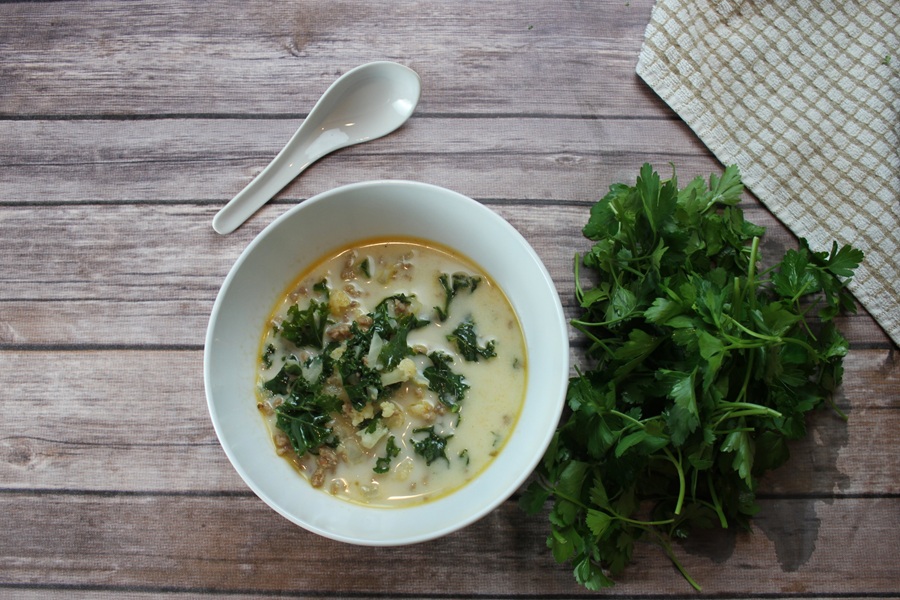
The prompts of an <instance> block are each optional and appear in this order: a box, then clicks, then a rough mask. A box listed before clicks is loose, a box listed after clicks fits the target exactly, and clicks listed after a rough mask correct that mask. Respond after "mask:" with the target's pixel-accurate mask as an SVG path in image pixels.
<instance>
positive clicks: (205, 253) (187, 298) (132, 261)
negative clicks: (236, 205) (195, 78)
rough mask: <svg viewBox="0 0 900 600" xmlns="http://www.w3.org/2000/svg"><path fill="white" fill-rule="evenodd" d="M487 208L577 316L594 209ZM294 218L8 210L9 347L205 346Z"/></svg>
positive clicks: (4, 329) (174, 210) (777, 243)
mask: <svg viewBox="0 0 900 600" xmlns="http://www.w3.org/2000/svg"><path fill="white" fill-rule="evenodd" d="M484 202H485V204H486V205H487V206H489V207H490V208H491V209H493V210H495V211H496V212H497V213H498V214H500V215H501V216H503V217H504V218H506V219H507V220H509V221H510V223H512V224H513V225H514V226H515V227H516V228H517V229H518V230H519V231H520V232H521V233H522V234H523V236H525V238H526V239H528V240H529V242H530V243H531V244H532V245H533V246H534V247H535V250H536V251H537V253H538V254H539V255H540V256H541V258H542V260H543V261H544V263H545V264H546V265H547V268H548V270H549V271H550V273H551V276H552V277H553V278H554V281H555V283H556V285H557V287H558V289H559V293H560V296H561V299H562V301H563V303H564V307H565V309H566V312H567V314H568V315H569V316H570V317H571V316H575V315H576V314H577V307H576V306H575V303H574V273H573V268H572V261H573V256H574V254H575V253H576V252H584V251H586V250H587V249H589V247H590V243H589V242H588V240H586V239H584V238H583V237H582V236H581V233H580V230H581V227H582V226H583V225H584V223H585V222H586V220H587V218H588V214H589V209H590V206H589V203H588V202H585V203H581V204H564V205H552V204H550V203H546V202H535V203H531V202H529V201H521V202H519V201H506V200H493V199H486V200H484ZM288 207H289V205H288V204H287V203H284V202H281V203H275V204H271V205H269V206H267V207H264V208H263V209H262V210H261V211H260V213H258V214H257V215H256V216H255V217H254V218H253V219H252V220H251V221H250V222H249V223H248V224H246V225H245V226H244V227H242V228H241V229H239V230H238V231H237V232H235V233H234V234H232V235H229V236H219V235H218V234H216V233H215V232H213V230H212V228H211V226H210V219H211V218H212V215H213V214H214V213H215V211H216V210H217V207H216V206H210V205H195V204H155V205H133V204H111V205H104V204H100V205H68V204H66V205H50V206H28V205H24V206H19V205H15V206H0V225H2V226H0V253H2V255H3V256H4V260H3V261H2V262H0V346H4V345H5V346H7V347H9V346H32V345H50V346H60V345H62V346H72V345H79V344H81V345H95V346H96V345H101V344H112V345H119V346H135V345H164V346H171V345H176V346H177V345H185V344H193V345H197V344H202V342H203V337H204V335H205V329H206V325H207V322H208V318H209V313H210V310H211V308H212V303H213V301H214V299H215V295H216V293H217V291H218V288H219V286H220V285H221V283H222V281H223V280H224V278H225V275H226V274H227V273H228V270H229V269H230V268H231V265H232V264H233V262H234V260H235V259H236V258H237V257H238V255H239V254H240V252H241V251H242V250H243V248H244V246H245V245H246V244H247V243H249V241H250V240H251V239H252V237H253V236H254V235H255V234H256V233H258V231H259V230H260V229H261V227H263V226H264V225H265V224H267V223H268V222H270V221H271V220H272V219H274V218H275V217H276V216H277V215H279V214H281V213H283V212H284V211H285V210H287V208H288ZM548 214H552V215H553V218H552V219H550V218H547V216H548ZM746 214H747V218H748V219H750V220H752V221H754V222H756V223H759V224H761V225H765V226H766V227H767V228H768V231H769V232H768V233H767V235H766V238H765V240H766V241H765V243H764V246H763V251H764V254H765V256H770V257H780V256H781V255H782V254H783V253H784V251H785V250H786V249H787V248H791V247H795V245H796V242H795V240H794V238H793V236H791V234H789V233H788V232H787V230H786V229H784V227H783V226H782V225H781V224H779V223H778V222H777V221H776V220H775V219H774V218H773V217H772V216H771V214H770V213H769V212H767V211H765V210H764V209H762V208H761V207H760V206H759V204H758V203H757V202H756V201H755V200H754V199H753V198H752V197H748V201H747V208H746ZM840 324H841V328H842V331H844V333H845V335H846V336H847V337H848V339H849V340H850V341H851V343H853V344H856V345H861V346H862V347H873V346H879V347H887V346H888V345H890V342H889V341H888V338H887V337H886V336H885V335H884V333H883V331H882V330H881V329H880V328H879V327H878V326H877V325H876V324H875V323H874V322H873V321H872V319H871V317H869V316H868V315H867V314H866V313H865V311H860V312H859V313H858V314H857V315H848V316H846V317H844V318H842V319H841V322H840ZM572 336H573V341H575V334H574V332H573V333H572Z"/></svg>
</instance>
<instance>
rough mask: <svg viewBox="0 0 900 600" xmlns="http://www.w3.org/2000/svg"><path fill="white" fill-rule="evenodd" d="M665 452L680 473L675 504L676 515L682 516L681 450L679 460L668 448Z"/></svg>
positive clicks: (682, 478)
mask: <svg viewBox="0 0 900 600" xmlns="http://www.w3.org/2000/svg"><path fill="white" fill-rule="evenodd" d="M663 452H665V453H666V456H668V457H669V460H670V461H672V464H673V465H675V470H676V471H677V472H678V500H677V501H676V502H675V514H676V515H680V514H681V507H682V506H683V505H684V488H685V484H684V469H682V468H681V449H680V448H678V458H677V459H676V458H675V457H674V456H673V455H672V452H671V451H669V449H668V448H663Z"/></svg>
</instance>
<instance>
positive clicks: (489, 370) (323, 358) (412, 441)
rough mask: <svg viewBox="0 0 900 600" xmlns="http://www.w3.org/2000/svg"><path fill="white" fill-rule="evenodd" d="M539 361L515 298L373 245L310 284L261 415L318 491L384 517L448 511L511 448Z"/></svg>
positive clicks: (293, 291) (435, 263)
mask: <svg viewBox="0 0 900 600" xmlns="http://www.w3.org/2000/svg"><path fill="white" fill-rule="evenodd" d="M526 368H527V355H526V350H525V342H524V337H523V335H522V330H521V326H520V324H519V321H518V318H517V316H516V314H515V312H514V311H513V309H512V306H511V305H510V303H509V301H508V299H507V298H506V296H505V295H504V293H503V291H502V290H501V289H500V288H499V287H498V286H497V285H496V284H495V283H494V282H493V281H492V280H491V279H490V278H488V277H487V276H486V275H485V274H484V273H483V272H482V271H481V270H480V269H479V268H478V267H477V266H476V265H474V264H472V263H471V262H470V261H468V260H467V259H464V258H463V257H460V256H458V255H456V254H454V253H452V252H451V251H449V250H447V249H444V248H441V247H436V246H434V245H432V244H425V243H421V242H419V241H416V240H399V241H397V240H391V241H373V242H370V243H364V244H360V245H357V246H354V247H352V248H348V249H345V250H343V251H341V252H338V253H336V254H335V255H334V256H331V257H329V258H326V259H325V260H323V261H322V262H320V263H319V264H317V265H316V266H314V267H313V268H312V269H310V270H309V271H308V272H306V273H304V274H303V275H301V277H300V278H299V279H298V280H297V282H296V283H295V284H294V285H293V286H292V287H291V288H290V290H289V291H288V292H287V293H286V294H285V296H284V298H283V300H282V301H281V302H280V304H279V305H278V306H276V308H275V309H274V311H273V313H272V316H271V318H270V321H269V323H267V325H266V328H265V332H264V334H263V338H262V345H261V351H260V361H259V369H258V382H257V390H258V392H257V396H258V397H257V405H258V407H259V410H260V412H261V414H262V415H263V416H264V418H265V420H266V423H267V425H268V427H269V430H270V432H271V434H272V438H273V440H274V443H275V451H276V452H277V453H278V454H280V455H282V456H283V457H285V458H286V459H287V460H289V461H291V462H292V463H293V464H294V466H295V467H296V468H297V470H298V471H299V472H300V473H302V474H303V476H304V477H306V478H307V479H308V480H309V482H310V484H311V485H312V486H314V487H316V488H319V489H321V490H323V491H324V492H327V493H330V494H333V495H335V496H337V497H339V498H342V499H345V500H348V501H351V502H356V503H360V504H366V505H371V506H385V507H393V506H406V505H410V504H416V503H421V502H425V501H428V500H431V499H435V498H439V497H442V496H444V495H446V494H448V493H451V492H453V491H454V490H456V489H458V488H460V487H461V486H463V485H465V484H466V483H467V482H469V481H471V480H472V479H473V478H475V477H477V476H478V475H479V474H480V473H481V472H483V471H484V469H485V468H486V467H487V466H488V464H490V462H491V461H492V460H493V459H494V458H495V457H496V456H497V455H498V454H499V452H500V451H501V450H502V448H503V446H504V444H505V443H506V441H507V439H508V438H509V436H510V434H511V432H512V430H513V428H514V427H515V424H516V421H517V420H518V418H519V414H520V412H521V409H522V404H523V402H524V397H525V382H526Z"/></svg>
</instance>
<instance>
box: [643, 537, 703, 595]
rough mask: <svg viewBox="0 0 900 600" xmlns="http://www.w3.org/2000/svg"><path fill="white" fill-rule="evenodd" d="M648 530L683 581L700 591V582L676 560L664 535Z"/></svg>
mask: <svg viewBox="0 0 900 600" xmlns="http://www.w3.org/2000/svg"><path fill="white" fill-rule="evenodd" d="M650 531H652V532H653V534H654V535H655V536H656V539H657V543H658V544H659V546H660V547H661V548H662V549H663V552H665V553H666V556H668V557H669V560H670V561H672V564H673V565H675V568H676V569H678V572H679V573H681V576H682V577H684V579H685V581H687V582H688V583H689V584H691V587H693V588H694V589H695V590H697V591H698V592H699V591H701V589H702V588H701V587H700V584H699V583H697V582H696V581H694V580H693V578H692V577H691V576H690V575H688V572H687V571H686V570H685V568H684V567H683V566H681V563H680V562H679V561H678V557H676V556H675V551H674V550H672V545H671V544H670V543H669V542H668V541H667V540H666V538H665V537H663V535H662V534H661V533H659V532H658V531H656V530H655V529H651V530H650Z"/></svg>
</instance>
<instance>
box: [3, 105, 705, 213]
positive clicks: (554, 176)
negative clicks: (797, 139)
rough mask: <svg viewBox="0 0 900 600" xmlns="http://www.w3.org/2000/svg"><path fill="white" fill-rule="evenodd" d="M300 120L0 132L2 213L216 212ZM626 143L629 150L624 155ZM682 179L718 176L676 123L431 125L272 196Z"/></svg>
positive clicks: (545, 196) (554, 194)
mask: <svg viewBox="0 0 900 600" xmlns="http://www.w3.org/2000/svg"><path fill="white" fill-rule="evenodd" d="M301 122H302V119H300V118H297V119H276V120H269V119H266V120H252V119H251V120H236V119H223V120H219V119H212V120H210V119H155V120H150V121H102V120H101V121H94V120H91V121H46V120H44V121H0V139H4V144H3V145H2V146H0V181H3V182H4V185H3V188H2V190H0V202H3V203H16V204H35V205H39V204H45V203H54V204H58V203H85V202H91V203H102V202H114V203H117V202H129V203H137V202H166V203H172V202H176V201H177V202H187V203H193V202H209V203H213V204H216V205H221V204H224V203H225V201H227V200H229V199H230V198H231V197H232V196H234V195H235V194H236V193H237V192H239V191H240V190H241V189H242V188H243V187H244V186H245V185H246V184H247V183H249V182H250V180H251V179H252V178H253V177H254V176H255V175H256V174H258V173H259V172H260V171H262V169H263V168H264V167H265V166H266V164H268V162H269V161H270V160H271V159H272V158H274V156H275V154H276V153H277V152H278V151H279V150H280V149H281V147H282V146H283V145H284V143H286V142H287V140H288V138H290V136H291V135H292V134H293V133H294V131H295V130H296V128H297V127H298V126H299V124H300V123H301ZM623 140H634V142H633V143H628V144H625V143H623ZM670 161H672V162H674V163H675V164H676V165H677V167H678V172H679V173H681V174H682V176H684V177H687V176H688V175H690V176H694V175H697V174H701V175H703V176H708V175H709V173H711V172H718V171H720V170H721V167H720V166H719V165H718V163H717V162H716V161H715V159H714V158H712V157H711V156H710V155H709V153H708V152H707V151H706V150H705V149H704V148H703V147H702V146H701V145H700V143H699V142H698V141H697V139H696V137H695V136H694V135H693V134H692V133H691V132H690V130H688V129H687V127H685V126H684V125H683V124H679V123H677V122H669V121H653V120H646V119H644V120H641V119H623V120H592V119H550V118H527V117H525V118H521V117H502V118H484V119H467V118H430V117H418V116H414V117H413V119H412V120H411V121H410V122H409V123H407V124H406V125H405V126H404V127H403V128H401V129H400V130H399V131H397V132H395V133H394V134H391V135H390V136H388V137H386V138H384V139H381V140H376V141H374V142H371V143H369V144H362V145H359V146H353V147H350V148H346V149H344V150H342V151H339V152H337V153H335V154H332V155H331V156H329V157H328V158H326V159H324V160H323V161H322V162H320V163H317V164H316V165H314V166H313V167H312V168H311V169H309V170H308V171H307V172H305V173H304V174H303V175H302V176H301V177H299V178H298V179H297V180H296V181H295V182H294V183H292V184H291V185H289V186H288V187H287V188H286V189H285V190H284V191H283V192H282V193H281V194H280V196H279V198H281V199H287V200H291V201H296V200H298V199H301V198H307V197H309V196H311V195H314V194H316V193H319V192H323V191H325V190H327V189H331V188H333V187H336V186H338V185H342V184H346V183H354V182H357V181H365V180H370V179H414V180H422V181H427V182H429V183H436V184H438V185H444V186H447V187H451V188H453V189H456V190H458V191H460V192H462V193H464V194H467V195H470V196H473V197H478V198H504V199H505V198H516V199H539V200H562V201H573V200H575V201H590V200H596V199H597V198H599V197H601V196H602V195H603V194H605V193H606V190H607V188H608V187H609V185H610V184H612V183H615V182H618V181H634V179H635V177H636V176H637V173H638V169H639V168H640V165H641V164H642V163H644V162H651V163H653V164H655V165H656V166H657V167H658V168H659V169H660V171H661V172H662V173H668V172H669V167H668V163H669V162H670Z"/></svg>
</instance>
